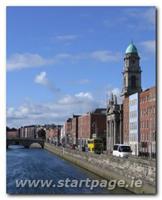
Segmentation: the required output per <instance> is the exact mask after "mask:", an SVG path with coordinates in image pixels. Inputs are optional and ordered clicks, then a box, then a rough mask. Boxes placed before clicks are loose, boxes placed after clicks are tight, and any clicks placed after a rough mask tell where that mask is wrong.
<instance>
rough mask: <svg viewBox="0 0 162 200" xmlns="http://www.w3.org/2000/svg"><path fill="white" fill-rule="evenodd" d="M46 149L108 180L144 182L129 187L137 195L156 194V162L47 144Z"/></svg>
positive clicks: (128, 182)
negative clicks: (137, 185) (140, 185)
mask: <svg viewBox="0 0 162 200" xmlns="http://www.w3.org/2000/svg"><path fill="white" fill-rule="evenodd" d="M44 148H45V149H46V150H48V151H50V152H52V153H54V154H56V155H57V156H60V157H61V158H63V159H66V160H68V161H70V162H72V163H74V164H76V165H78V166H80V167H82V168H84V169H87V170H89V171H91V172H93V173H94V174H96V175H98V176H100V177H101V178H104V179H106V180H112V179H113V180H124V181H126V183H127V184H128V185H130V183H131V181H132V180H142V187H140V188H139V187H128V188H127V189H128V190H130V191H131V192H133V193H136V194H156V162H155V160H146V159H142V158H138V157H129V158H119V157H114V156H111V155H106V154H100V155H98V154H93V153H90V152H80V151H78V150H71V149H65V148H62V147H56V146H54V145H52V144H48V143H45V146H44Z"/></svg>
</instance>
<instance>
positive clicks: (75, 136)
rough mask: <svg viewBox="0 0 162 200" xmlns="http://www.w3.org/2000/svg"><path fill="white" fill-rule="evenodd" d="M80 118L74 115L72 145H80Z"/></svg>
mask: <svg viewBox="0 0 162 200" xmlns="http://www.w3.org/2000/svg"><path fill="white" fill-rule="evenodd" d="M78 118H79V115H73V118H72V124H71V135H72V143H73V144H75V145H78Z"/></svg>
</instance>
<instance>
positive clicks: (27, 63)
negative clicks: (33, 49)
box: [7, 53, 54, 70]
mask: <svg viewBox="0 0 162 200" xmlns="http://www.w3.org/2000/svg"><path fill="white" fill-rule="evenodd" d="M52 63H54V60H51V59H45V58H43V57H42V56H40V55H39V54H31V53H24V54H19V53H16V54H13V55H11V57H9V59H8V60H7V69H8V70H15V69H22V68H31V67H39V66H44V65H49V64H52Z"/></svg>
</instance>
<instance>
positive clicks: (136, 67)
mask: <svg viewBox="0 0 162 200" xmlns="http://www.w3.org/2000/svg"><path fill="white" fill-rule="evenodd" d="M139 61H140V57H139V55H138V51H137V48H136V46H135V45H134V44H133V43H131V44H129V46H128V47H127V49H126V51H125V57H124V70H123V89H122V96H125V97H126V96H129V95H131V94H134V93H136V92H141V91H142V88H141V72H142V71H141V67H140V63H139Z"/></svg>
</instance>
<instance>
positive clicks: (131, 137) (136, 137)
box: [122, 44, 157, 156]
mask: <svg viewBox="0 0 162 200" xmlns="http://www.w3.org/2000/svg"><path fill="white" fill-rule="evenodd" d="M139 60H140V58H139V56H138V51H137V48H136V47H135V45H134V44H130V45H129V46H128V48H127V49H126V53H125V58H124V62H125V65H124V71H123V80H124V81H123V89H122V96H123V143H124V144H128V145H130V146H131V149H132V151H133V154H134V155H137V156H138V155H147V156H148V155H150V156H155V155H156V134H157V129H156V87H152V88H148V89H147V90H145V91H142V87H141V72H142V71H141V68H140V63H139Z"/></svg>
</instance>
